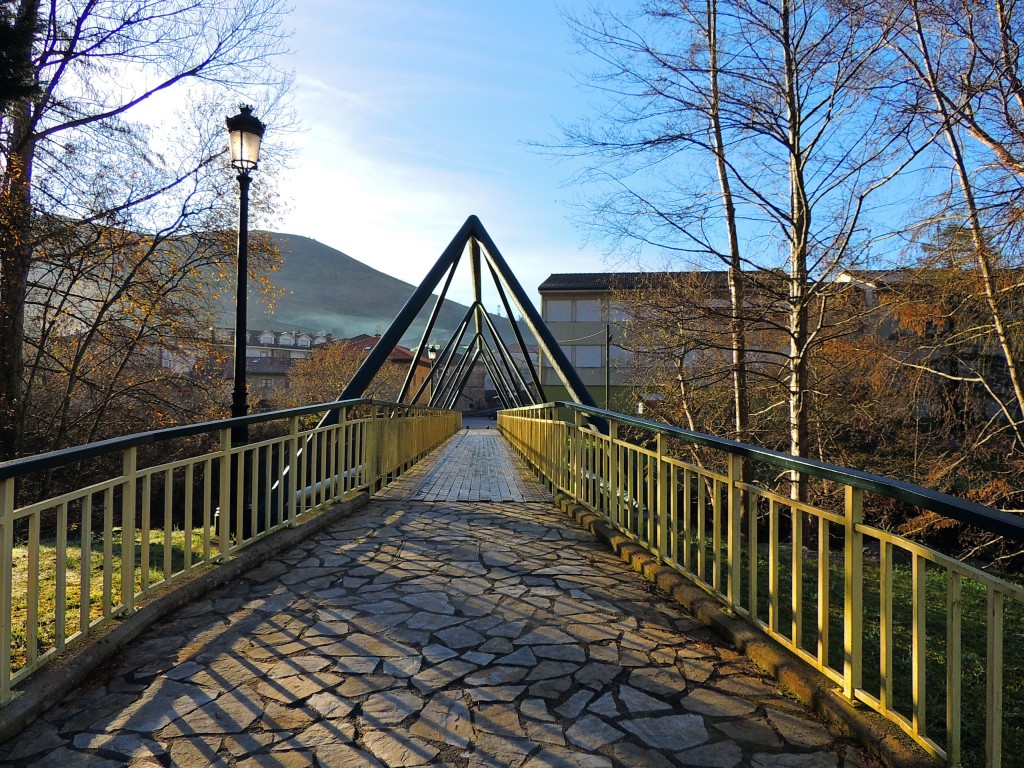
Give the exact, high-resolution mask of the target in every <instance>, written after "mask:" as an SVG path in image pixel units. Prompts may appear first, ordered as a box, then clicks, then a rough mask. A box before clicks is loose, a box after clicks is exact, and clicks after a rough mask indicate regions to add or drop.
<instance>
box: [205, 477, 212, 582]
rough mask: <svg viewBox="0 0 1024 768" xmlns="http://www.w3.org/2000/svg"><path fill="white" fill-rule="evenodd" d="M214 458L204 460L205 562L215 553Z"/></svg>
mask: <svg viewBox="0 0 1024 768" xmlns="http://www.w3.org/2000/svg"><path fill="white" fill-rule="evenodd" d="M212 513H213V460H212V459H207V460H206V461H204V462H203V562H204V563H208V562H210V558H211V557H212V555H213V547H212V545H211V539H212V538H213V531H212V528H213V525H212V522H213V521H212Z"/></svg>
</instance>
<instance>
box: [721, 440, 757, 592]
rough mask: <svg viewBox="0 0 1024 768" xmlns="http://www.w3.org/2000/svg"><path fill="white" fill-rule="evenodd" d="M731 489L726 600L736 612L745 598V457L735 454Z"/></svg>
mask: <svg viewBox="0 0 1024 768" xmlns="http://www.w3.org/2000/svg"><path fill="white" fill-rule="evenodd" d="M728 476H729V489H728V491H727V498H726V504H727V505H728V510H729V511H728V515H729V529H728V531H727V532H726V536H728V539H727V540H726V541H727V543H726V552H727V557H728V559H729V564H728V567H727V570H726V573H727V576H726V579H727V582H726V585H725V593H726V598H727V599H728V601H729V608H730V609H731V610H733V611H735V610H736V608H738V607H739V606H740V605H741V604H742V603H743V597H742V596H741V594H740V584H741V578H742V577H741V575H740V574H741V573H742V571H741V565H742V561H743V557H742V552H741V550H742V543H741V541H740V533H741V531H740V527H741V526H742V521H741V518H742V517H743V492H742V490H741V489H740V483H741V482H743V457H742V456H739V455H737V454H735V453H730V454H729V467H728ZM751 557H753V558H756V557H757V553H756V552H752V553H751Z"/></svg>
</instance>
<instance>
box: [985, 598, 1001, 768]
mask: <svg viewBox="0 0 1024 768" xmlns="http://www.w3.org/2000/svg"><path fill="white" fill-rule="evenodd" d="M986 629H987V637H986V643H985V645H986V646H987V647H986V652H985V702H986V711H985V714H986V719H985V758H986V761H985V765H986V768H1001V766H1002V764H1003V593H1002V592H999V591H997V590H996V589H995V588H994V587H992V586H991V585H989V587H988V626H987V627H986Z"/></svg>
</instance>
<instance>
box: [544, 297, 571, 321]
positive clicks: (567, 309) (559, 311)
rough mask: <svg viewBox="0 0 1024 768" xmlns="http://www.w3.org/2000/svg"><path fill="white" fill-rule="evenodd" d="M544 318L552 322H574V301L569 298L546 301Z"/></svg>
mask: <svg viewBox="0 0 1024 768" xmlns="http://www.w3.org/2000/svg"><path fill="white" fill-rule="evenodd" d="M544 319H545V320H549V321H551V322H552V323H568V322H572V302H571V301H569V300H567V299H549V300H547V301H545V302H544Z"/></svg>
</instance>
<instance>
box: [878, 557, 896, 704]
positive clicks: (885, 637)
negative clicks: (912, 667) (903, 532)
mask: <svg viewBox="0 0 1024 768" xmlns="http://www.w3.org/2000/svg"><path fill="white" fill-rule="evenodd" d="M879 572H880V573H879V580H880V584H879V589H878V600H879V603H878V642H879V649H878V652H879V656H878V660H879V677H880V686H879V691H878V699H879V703H880V704H881V706H882V711H883V712H885V711H888V710H890V709H891V708H892V706H893V698H892V694H893V679H892V638H893V615H892V606H893V599H892V595H893V578H892V572H893V571H892V543H891V542H889V541H883V542H881V548H880V549H879Z"/></svg>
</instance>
